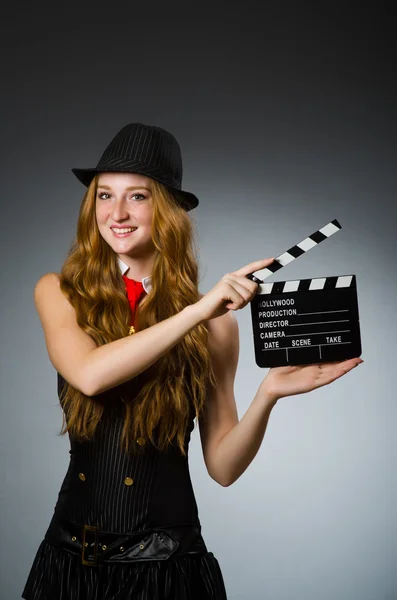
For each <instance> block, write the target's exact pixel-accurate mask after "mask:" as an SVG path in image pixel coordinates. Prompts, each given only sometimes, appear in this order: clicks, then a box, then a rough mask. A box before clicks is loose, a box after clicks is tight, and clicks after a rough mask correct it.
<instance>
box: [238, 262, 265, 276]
mask: <svg viewBox="0 0 397 600" xmlns="http://www.w3.org/2000/svg"><path fill="white" fill-rule="evenodd" d="M272 262H274V258H262V259H261V260H255V261H254V262H252V263H249V264H248V265H245V266H244V267H241V269H237V271H234V273H235V274H236V275H243V276H245V275H249V274H250V273H254V272H255V271H259V270H260V269H264V268H265V267H268V266H269V265H271V264H272Z"/></svg>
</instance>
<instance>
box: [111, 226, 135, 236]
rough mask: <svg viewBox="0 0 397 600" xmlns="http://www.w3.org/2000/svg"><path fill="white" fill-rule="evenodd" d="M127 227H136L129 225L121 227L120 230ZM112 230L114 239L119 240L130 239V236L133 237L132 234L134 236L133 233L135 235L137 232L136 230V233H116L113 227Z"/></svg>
mask: <svg viewBox="0 0 397 600" xmlns="http://www.w3.org/2000/svg"><path fill="white" fill-rule="evenodd" d="M126 227H134V225H127V226H124V227H120V229H124V228H126ZM110 229H111V230H112V233H113V235H114V237H117V238H125V237H128V236H129V235H132V234H133V233H135V231H136V229H134V231H129V232H128V233H116V232H115V231H114V228H113V227H111V228H110Z"/></svg>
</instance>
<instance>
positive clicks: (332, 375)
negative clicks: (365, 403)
mask: <svg viewBox="0 0 397 600" xmlns="http://www.w3.org/2000/svg"><path fill="white" fill-rule="evenodd" d="M363 362H364V361H363V360H361V358H359V357H357V358H350V359H349V360H344V361H342V362H330V363H319V364H314V365H297V366H290V367H272V368H271V369H270V370H269V372H268V373H267V375H266V377H265V378H264V380H263V381H262V384H261V387H262V389H264V390H265V391H266V394H267V395H270V397H271V398H272V399H274V400H275V401H277V400H278V399H279V398H283V397H285V396H295V395H296V394H304V393H306V392H311V391H312V390H315V389H317V388H320V387H322V386H323V385H328V384H329V383H332V382H333V381H335V380H336V379H339V377H343V375H346V373H348V372H349V371H351V370H352V369H354V367H357V366H358V365H360V364H361V363H363Z"/></svg>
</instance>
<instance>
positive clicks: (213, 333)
mask: <svg viewBox="0 0 397 600" xmlns="http://www.w3.org/2000/svg"><path fill="white" fill-rule="evenodd" d="M208 326H209V331H210V348H211V354H212V357H213V359H212V360H213V367H214V370H215V374H216V377H217V380H218V385H217V387H216V389H215V388H212V389H211V390H210V392H209V395H208V399H207V404H206V412H205V415H204V416H203V417H202V418H201V419H200V420H199V428H200V438H201V444H202V448H203V456H204V461H205V464H206V467H207V471H208V474H209V475H210V476H211V477H212V479H214V480H215V481H216V482H217V483H219V484H220V485H222V486H225V487H226V486H229V485H231V484H232V483H234V481H236V479H238V478H239V477H240V475H242V473H244V471H245V470H246V468H247V467H248V466H249V464H250V463H251V462H252V460H253V459H254V457H255V455H256V454H257V452H258V450H259V448H260V445H261V443H262V440H263V437H264V435H265V432H266V427H267V423H268V420H269V416H270V413H271V411H272V408H273V406H274V405H275V404H276V402H277V399H276V398H275V397H271V396H270V395H267V394H266V392H265V391H264V390H263V389H261V388H259V390H258V392H257V393H256V396H255V398H254V400H253V401H252V403H251V405H250V407H249V408H248V410H247V411H246V413H245V414H244V416H243V417H242V419H241V420H240V421H239V419H238V414H237V407H236V401H235V398H234V391H233V388H234V379H235V374H236V369H237V363H238V355H239V339H238V336H239V333H238V324H237V321H236V319H235V317H234V315H233V314H232V313H228V314H226V315H224V316H222V317H219V318H218V319H213V320H212V321H210V322H209V323H208Z"/></svg>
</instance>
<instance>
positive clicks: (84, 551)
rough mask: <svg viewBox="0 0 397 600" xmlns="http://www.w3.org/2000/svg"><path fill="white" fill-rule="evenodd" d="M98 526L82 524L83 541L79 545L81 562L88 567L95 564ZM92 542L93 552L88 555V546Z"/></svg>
mask: <svg viewBox="0 0 397 600" xmlns="http://www.w3.org/2000/svg"><path fill="white" fill-rule="evenodd" d="M98 535H99V528H98V527H95V526H94V525H83V542H82V547H81V564H83V565H87V566H89V567H96V566H97V556H98ZM92 540H93V541H92ZM91 544H93V551H94V554H93V555H92V554H91V555H89V554H88V551H89V548H90V546H91Z"/></svg>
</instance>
